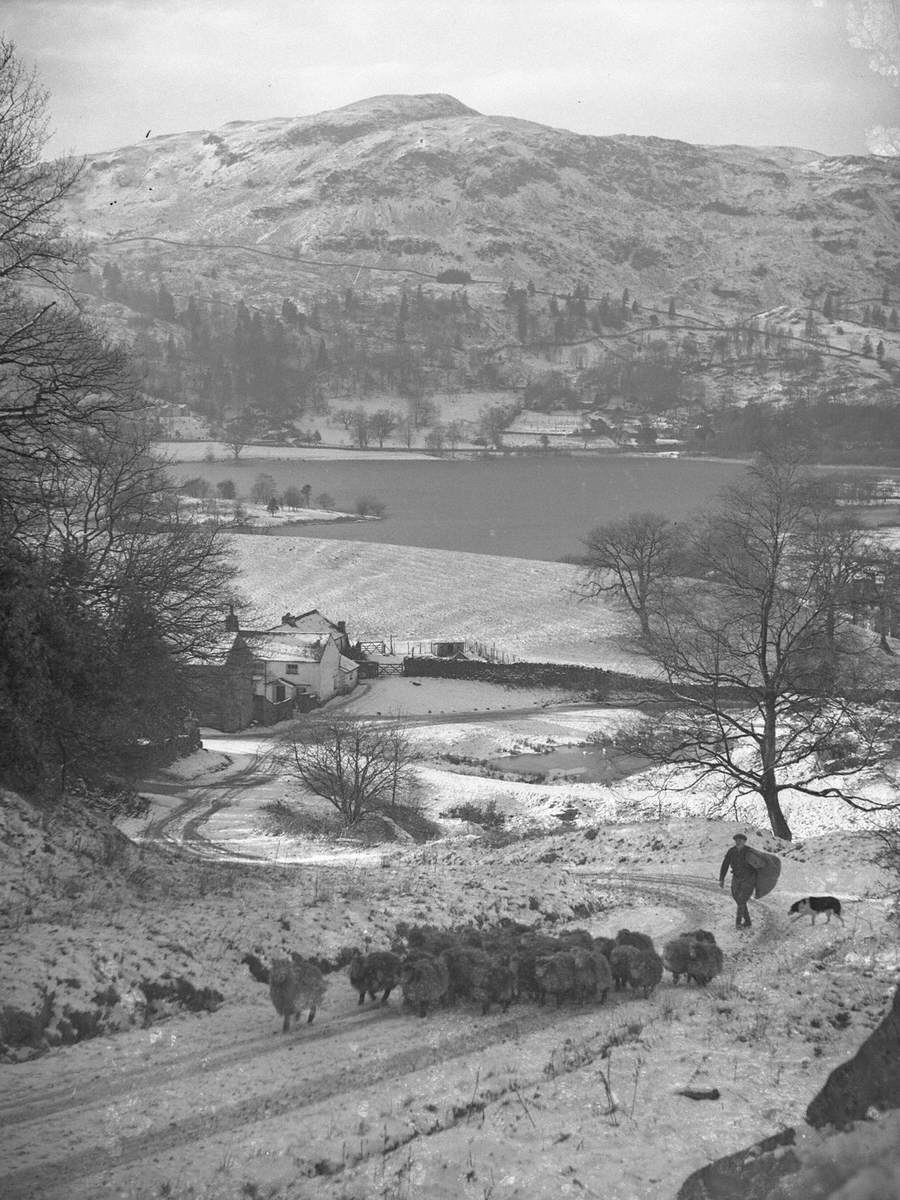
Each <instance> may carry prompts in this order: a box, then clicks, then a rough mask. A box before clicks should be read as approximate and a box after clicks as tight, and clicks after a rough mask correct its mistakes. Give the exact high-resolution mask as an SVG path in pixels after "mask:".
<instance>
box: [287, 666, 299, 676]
mask: <svg viewBox="0 0 900 1200" xmlns="http://www.w3.org/2000/svg"><path fill="white" fill-rule="evenodd" d="M299 670H300V664H299V663H288V664H287V667H286V669H285V674H287V675H296V674H297V673H298V672H299Z"/></svg>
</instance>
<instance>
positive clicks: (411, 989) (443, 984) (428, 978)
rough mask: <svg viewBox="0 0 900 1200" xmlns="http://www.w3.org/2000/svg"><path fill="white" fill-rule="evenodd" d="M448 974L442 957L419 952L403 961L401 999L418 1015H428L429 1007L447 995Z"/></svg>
mask: <svg viewBox="0 0 900 1200" xmlns="http://www.w3.org/2000/svg"><path fill="white" fill-rule="evenodd" d="M449 982H450V976H449V973H448V971H447V964H446V962H445V961H444V959H443V958H433V957H432V956H431V955H430V954H419V955H416V956H415V957H414V958H407V959H406V960H405V962H404V963H403V969H402V971H401V977H400V983H401V987H402V988H403V999H404V1000H405V1001H406V1003H407V1004H408V1005H409V1006H410V1007H411V1008H414V1009H415V1010H416V1012H417V1013H418V1014H419V1016H420V1017H425V1016H427V1015H428V1009H429V1007H431V1006H433V1005H435V1004H437V1003H439V1002H440V1001H441V1000H443V999H444V998H445V997H446V995H447V988H448V986H449Z"/></svg>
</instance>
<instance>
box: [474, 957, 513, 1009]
mask: <svg viewBox="0 0 900 1200" xmlns="http://www.w3.org/2000/svg"><path fill="white" fill-rule="evenodd" d="M515 982H516V981H515V975H514V974H513V970H512V968H511V967H510V965H509V963H508V962H507V961H506V960H505V959H502V958H498V957H496V956H493V955H489V954H485V955H484V959H483V960H482V959H480V958H479V959H478V960H477V961H476V962H475V963H474V964H473V968H472V991H471V995H472V999H473V1000H475V1001H476V1002H477V1003H479V1004H480V1005H481V1011H482V1014H487V1013H488V1012H489V1011H490V1008H491V1005H492V1004H499V1005H500V1007H501V1008H502V1009H503V1011H504V1012H506V1010H507V1009H508V1008H509V1006H510V1002H511V1001H512V999H513V993H514V991H515Z"/></svg>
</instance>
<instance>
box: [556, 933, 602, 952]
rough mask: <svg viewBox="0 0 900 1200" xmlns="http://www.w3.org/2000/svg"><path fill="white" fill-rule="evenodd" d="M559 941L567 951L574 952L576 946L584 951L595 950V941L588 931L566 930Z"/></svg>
mask: <svg viewBox="0 0 900 1200" xmlns="http://www.w3.org/2000/svg"><path fill="white" fill-rule="evenodd" d="M559 940H560V942H562V944H563V947H564V948H565V949H566V950H573V949H575V947H576V946H580V947H581V949H583V950H593V948H594V939H593V938H592V937H591V935H590V934H589V933H588V931H587V930H586V929H564V930H563V931H562V933H560V935H559Z"/></svg>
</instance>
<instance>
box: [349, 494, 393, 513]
mask: <svg viewBox="0 0 900 1200" xmlns="http://www.w3.org/2000/svg"><path fill="white" fill-rule="evenodd" d="M353 511H354V512H355V513H356V514H357V516H360V517H383V516H384V514H385V512H386V511H387V510H386V507H385V505H384V504H383V503H382V502H381V501H380V500H376V498H375V497H374V496H357V498H356V500H355V501H354V502H353Z"/></svg>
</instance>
